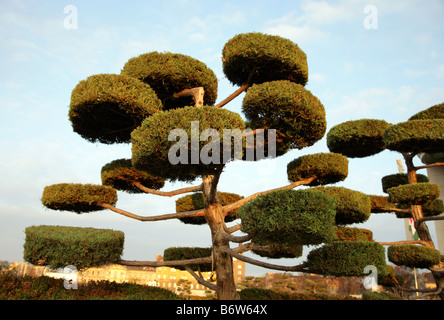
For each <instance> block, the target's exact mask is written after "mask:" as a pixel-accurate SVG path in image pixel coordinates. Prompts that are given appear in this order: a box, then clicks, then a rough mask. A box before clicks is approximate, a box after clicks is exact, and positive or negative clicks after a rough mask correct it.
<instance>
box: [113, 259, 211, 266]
mask: <svg viewBox="0 0 444 320" xmlns="http://www.w3.org/2000/svg"><path fill="white" fill-rule="evenodd" d="M211 261H212V260H211V257H206V258H196V259H188V260H173V261H129V260H120V261H119V262H118V264H120V265H123V266H130V267H154V268H157V267H177V266H182V267H183V266H188V265H190V264H204V263H211Z"/></svg>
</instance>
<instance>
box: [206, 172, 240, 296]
mask: <svg viewBox="0 0 444 320" xmlns="http://www.w3.org/2000/svg"><path fill="white" fill-rule="evenodd" d="M218 179H219V176H218V175H217V176H204V177H203V193H204V197H205V218H206V221H207V223H208V225H209V226H210V229H211V238H212V244H213V261H214V267H215V271H216V276H217V289H216V295H217V298H218V299H219V300H238V299H239V295H238V293H237V291H236V285H235V283H234V275H233V259H232V257H231V256H230V255H229V254H227V253H226V251H225V249H226V248H229V247H230V243H229V241H228V240H227V239H226V237H225V234H226V231H225V214H224V212H223V210H222V206H221V204H220V203H219V199H218V197H217V192H216V185H217V181H218Z"/></svg>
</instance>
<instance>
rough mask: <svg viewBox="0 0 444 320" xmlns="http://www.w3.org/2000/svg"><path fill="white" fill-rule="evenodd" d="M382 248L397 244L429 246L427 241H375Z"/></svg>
mask: <svg viewBox="0 0 444 320" xmlns="http://www.w3.org/2000/svg"><path fill="white" fill-rule="evenodd" d="M376 242H377V243H379V244H380V245H382V246H393V245H397V244H421V245H423V246H429V245H430V244H429V243H428V242H427V241H421V240H407V241H394V242H379V241H376Z"/></svg>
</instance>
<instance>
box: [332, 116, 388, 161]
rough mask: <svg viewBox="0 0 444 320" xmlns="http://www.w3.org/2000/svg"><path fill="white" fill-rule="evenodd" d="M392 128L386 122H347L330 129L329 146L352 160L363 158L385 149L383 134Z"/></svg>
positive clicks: (371, 120) (362, 120)
mask: <svg viewBox="0 0 444 320" xmlns="http://www.w3.org/2000/svg"><path fill="white" fill-rule="evenodd" d="M389 126H390V124H389V123H387V122H386V121H384V120H374V119H361V120H355V121H346V122H343V123H341V124H338V125H336V126H334V127H333V128H331V129H330V131H329V132H328V134H327V146H328V148H329V150H330V151H331V152H337V153H341V154H344V155H346V156H347V157H350V158H362V157H367V156H371V155H374V154H377V153H379V152H381V151H383V150H384V149H385V146H384V141H383V134H384V132H385V130H386V129H387V128H388V127H389Z"/></svg>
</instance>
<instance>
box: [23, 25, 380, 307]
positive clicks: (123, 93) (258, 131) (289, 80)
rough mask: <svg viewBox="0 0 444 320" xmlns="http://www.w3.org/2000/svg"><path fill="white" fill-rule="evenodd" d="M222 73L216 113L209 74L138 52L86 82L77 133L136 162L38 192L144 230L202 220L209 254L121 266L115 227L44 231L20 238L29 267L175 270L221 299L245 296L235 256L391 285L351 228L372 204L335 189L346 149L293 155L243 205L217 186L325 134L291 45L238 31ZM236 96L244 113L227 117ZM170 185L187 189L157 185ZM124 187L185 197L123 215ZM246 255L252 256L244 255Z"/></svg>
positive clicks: (376, 250) (77, 103)
mask: <svg viewBox="0 0 444 320" xmlns="http://www.w3.org/2000/svg"><path fill="white" fill-rule="evenodd" d="M222 65H223V72H224V74H225V76H226V78H227V79H228V80H229V81H230V82H231V83H232V84H233V85H234V86H237V87H238V89H237V90H236V91H235V92H233V94H231V95H230V96H228V97H226V99H223V100H222V101H221V102H219V103H218V104H216V99H217V87H218V84H217V78H216V76H215V74H214V72H213V71H212V70H210V69H209V68H208V67H207V66H206V65H205V64H204V63H202V62H200V61H198V60H196V59H194V58H191V57H189V56H186V55H183V54H174V53H169V52H164V53H159V52H151V53H146V54H142V55H140V56H138V57H134V58H132V59H130V60H128V62H127V63H126V64H125V65H124V66H123V68H122V70H121V73H120V74H98V75H92V76H90V77H88V78H87V79H86V80H82V81H80V83H79V84H78V85H77V86H76V87H75V88H74V90H73V91H72V97H71V104H70V106H69V119H70V121H71V123H72V127H73V131H74V132H76V133H77V134H79V135H81V136H82V137H83V138H84V139H86V140H87V141H90V142H94V143H96V142H100V143H103V144H115V143H123V144H129V145H130V146H131V151H132V157H131V159H116V160H115V161H112V162H110V163H108V164H105V165H104V166H103V167H102V171H101V174H102V181H101V184H70V183H60V184H55V185H51V186H47V187H45V188H44V191H43V195H42V203H43V204H44V206H46V207H47V208H50V209H53V210H60V211H72V212H76V213H78V214H82V213H85V212H94V211H99V210H111V211H113V212H116V213H118V214H121V215H124V216H126V217H128V218H130V219H136V220H139V221H153V222H155V221H159V220H169V219H180V221H182V222H183V223H185V224H189V225H191V226H192V225H199V224H206V225H208V227H209V231H210V232H211V239H212V246H211V247H210V248H198V247H196V248H184V247H180V246H178V247H175V248H167V249H166V250H165V252H164V261H125V260H122V259H121V254H122V251H123V234H122V233H121V232H118V231H113V230H94V229H90V228H89V229H83V228H71V227H63V228H59V227H51V226H40V227H29V228H27V230H26V243H25V259H26V260H27V261H29V262H31V263H34V264H42V265H49V266H51V267H61V266H65V265H75V266H77V267H78V268H85V267H89V266H92V265H99V264H105V263H119V264H122V265H127V266H153V267H158V266H170V267H175V268H182V269H186V270H188V271H189V272H190V273H191V274H192V275H193V276H194V277H195V278H196V280H197V281H198V282H199V283H201V284H203V285H205V286H207V287H208V288H210V289H213V290H215V291H216V294H217V297H218V298H219V299H238V298H239V295H238V293H237V291H236V285H235V281H234V277H233V257H235V258H237V259H239V260H243V261H245V262H248V263H252V264H255V265H259V266H262V267H266V268H270V269H275V270H286V271H298V272H309V273H319V274H323V275H328V276H365V275H366V274H368V271H367V273H366V268H367V266H369V265H371V266H374V267H375V268H376V270H377V273H378V275H380V276H381V277H384V276H386V275H387V274H388V271H387V264H386V261H385V249H384V247H383V246H382V245H381V244H379V243H376V242H375V241H373V239H372V233H371V231H369V230H364V229H359V228H351V227H348V225H352V224H357V223H362V222H364V221H366V220H368V218H369V217H370V214H371V208H372V206H371V198H370V197H369V196H368V195H366V194H364V193H361V192H358V191H354V190H350V189H347V188H344V187H337V186H333V185H334V184H335V183H338V182H340V181H343V180H344V179H346V177H347V175H348V159H347V157H346V155H344V154H342V153H343V152H342V150H338V151H333V152H331V153H328V152H327V153H316V154H309V155H304V156H299V157H298V156H297V155H296V157H295V159H294V160H293V161H291V162H290V163H288V166H287V175H288V180H289V182H288V184H287V185H284V186H282V187H280V188H276V189H270V190H264V191H262V192H258V193H256V194H252V195H246V196H239V195H236V194H232V193H228V192H225V191H227V190H219V189H218V183H219V179H220V176H221V174H223V170H224V167H225V166H226V164H227V163H228V162H231V161H249V162H251V164H252V165H254V164H255V163H257V162H258V161H261V160H262V161H263V159H265V158H273V157H280V156H282V155H284V154H288V153H290V152H297V150H300V149H303V148H307V147H310V146H312V145H314V144H315V143H316V142H318V141H319V140H321V139H322V138H323V137H324V136H325V134H326V128H327V123H326V112H325V109H324V106H323V105H322V103H321V101H320V100H319V99H318V98H317V97H316V96H315V95H313V94H312V93H311V92H310V91H309V90H307V89H306V88H305V85H306V84H307V81H308V64H307V57H306V55H305V53H304V52H303V51H302V50H301V49H300V48H299V47H298V45H297V44H295V43H293V42H292V41H290V40H288V39H285V38H282V37H279V36H272V35H266V34H262V33H245V34H238V35H236V36H234V37H233V38H231V39H230V40H229V41H227V42H226V44H225V46H224V47H223V50H222ZM241 93H245V96H244V98H243V101H242V113H243V115H244V118H242V117H241V115H240V114H238V113H235V112H232V111H230V110H228V109H226V108H225V106H226V105H227V104H228V103H230V102H231V101H232V100H233V99H235V98H236V97H238V96H239V95H240V94H241ZM166 181H171V182H173V181H181V182H186V183H189V184H190V186H189V187H185V188H181V189H178V190H172V191H164V190H161V189H163V187H164V184H165V182H166ZM296 187H301V188H298V189H295V188H296ZM118 192H127V193H147V194H154V195H158V196H163V197H176V196H180V198H177V199H176V212H173V213H170V214H163V215H153V214H148V215H146V216H145V215H139V214H136V213H131V212H128V211H125V210H124V209H122V208H119V207H118V206H117V200H118V197H117V196H118ZM232 221H235V222H234V223H233V224H232V225H230V224H229V223H230V222H232ZM147 241H150V239H147ZM303 250H311V251H310V252H309V254H308V255H307V259H306V261H305V262H303V263H298V264H297V265H295V266H290V267H289V266H282V265H279V264H272V263H269V262H267V261H264V259H262V258H269V259H279V258H297V257H301V256H302V252H303ZM247 251H252V252H253V253H254V255H255V256H257V257H256V258H251V257H247V256H245V255H243V254H242V253H245V252H247ZM67 253H69V254H67ZM207 270H213V271H215V274H216V280H215V281H213V282H212V281H211V280H212V279H204V278H203V277H202V276H201V273H200V271H207Z"/></svg>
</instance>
